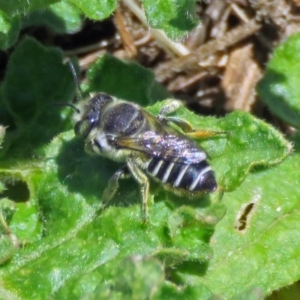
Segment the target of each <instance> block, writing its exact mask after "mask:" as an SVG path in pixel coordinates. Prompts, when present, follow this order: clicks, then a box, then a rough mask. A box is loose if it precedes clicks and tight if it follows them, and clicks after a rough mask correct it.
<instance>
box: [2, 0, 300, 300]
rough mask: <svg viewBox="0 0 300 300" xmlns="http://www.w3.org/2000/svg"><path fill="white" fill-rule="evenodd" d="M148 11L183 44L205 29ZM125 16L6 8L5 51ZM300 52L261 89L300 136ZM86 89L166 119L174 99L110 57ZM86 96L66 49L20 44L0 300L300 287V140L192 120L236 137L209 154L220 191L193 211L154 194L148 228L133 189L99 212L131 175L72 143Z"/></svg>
mask: <svg viewBox="0 0 300 300" xmlns="http://www.w3.org/2000/svg"><path fill="white" fill-rule="evenodd" d="M150 4H151V3H150V1H144V5H145V9H146V15H147V17H148V18H149V23H150V24H151V25H152V26H155V27H158V28H163V29H164V30H166V32H167V33H168V35H169V36H171V37H173V38H174V37H176V38H181V37H182V36H183V35H184V33H185V32H187V31H188V30H189V29H190V28H191V26H192V25H193V24H194V21H193V18H192V17H191V16H193V14H192V13H191V14H189V15H188V16H189V18H188V19H187V20H186V23H184V22H185V20H184V19H183V20H180V24H178V23H177V22H176V20H177V19H176V16H178V15H177V14H178V13H180V11H182V9H185V8H186V9H188V10H189V11H190V10H191V11H192V8H193V1H190V2H189V1H185V2H181V4H182V6H176V5H175V6H173V7H172V10H171V9H169V6H170V5H171V4H172V3H171V2H170V1H159V3H158V6H157V7H158V8H159V11H161V14H160V15H159V18H157V19H155V16H154V15H153V16H152V10H153V7H151V6H150ZM45 5H47V6H46V8H47V9H43V10H38V9H40V8H44V7H45ZM48 5H49V6H48ZM185 5H186V6H185ZM96 7H97V9H96ZM99 7H100V8H101V9H99ZM115 7H116V2H115V1H101V3H100V2H97V1H91V2H89V6H87V5H86V4H85V2H84V1H75V0H74V1H70V2H67V1H48V2H47V3H46V1H31V2H30V3H28V2H27V1H24V2H23V1H11V2H7V1H4V0H2V1H1V0H0V9H1V16H2V21H1V22H0V31H1V35H0V44H1V47H2V48H3V49H5V48H8V47H10V46H11V45H13V44H15V42H16V40H17V39H18V34H19V30H20V29H21V28H25V27H26V26H29V25H33V24H36V25H40V24H43V25H46V26H49V27H50V28H51V29H52V30H54V31H55V32H60V33H61V32H66V33H70V32H74V31H76V30H78V29H79V28H80V26H81V17H80V15H79V12H78V11H79V10H81V11H83V12H84V13H85V14H86V15H87V16H88V17H90V18H93V19H103V18H106V17H107V16H109V15H110V14H111V13H112V12H113V11H114V9H115ZM149 7H150V8H149ZM175 8H176V9H175ZM24 14H25V17H24ZM173 14H174V15H173ZM38 16H39V17H38ZM151 18H153V20H152V19H151ZM170 20H172V22H171V21H170ZM298 40H299V35H298V36H297V35H296V36H294V37H292V38H291V39H290V40H288V41H287V42H286V43H285V44H284V45H282V46H281V47H279V48H278V50H276V52H275V54H274V58H273V60H272V61H271V62H270V64H269V66H268V69H267V73H266V76H265V77H264V79H263V80H262V81H261V83H260V86H259V93H260V94H261V96H262V98H263V99H264V101H265V102H266V103H268V104H269V106H270V108H271V109H272V110H273V111H274V113H278V115H279V116H281V117H282V118H283V119H284V120H286V121H287V122H288V121H290V122H291V124H293V125H295V126H296V125H297V124H298V123H297V114H298V110H299V105H298V101H299V100H298V97H297V92H296V90H297V86H296V84H294V83H295V79H294V78H299V77H297V76H298V75H297V74H298V73H297V72H298V68H296V67H295V65H296V64H297V62H298V58H297V55H298V52H297V51H296V49H297V47H296V46H295V45H297V44H298ZM286 49H288V50H286ZM283 62H284V68H283V67H282V66H283ZM286 70H289V72H286ZM274 73H276V74H280V78H281V79H280V80H279V81H278V80H277V81H276V80H275V81H274V76H273V74H274ZM278 78H279V77H278V76H275V79H278ZM137 81H138V82H139V84H136V83H137ZM274 87H276V88H274ZM86 90H87V92H91V91H93V92H97V91H102V92H106V93H109V94H113V95H114V96H117V97H120V98H123V99H126V100H130V101H134V102H136V103H139V104H141V105H143V106H147V109H148V110H149V111H151V112H152V113H154V114H157V112H158V111H159V109H160V108H161V107H162V106H163V105H164V102H163V101H162V102H157V101H159V100H164V99H167V98H168V97H169V95H168V93H167V92H166V91H165V90H164V89H163V88H162V87H161V86H159V85H158V84H157V83H155V81H154V76H153V74H152V73H151V71H149V70H147V69H145V68H143V67H141V66H139V65H137V64H135V63H130V64H129V63H124V62H121V61H119V60H117V59H116V58H114V57H111V56H102V57H99V59H98V60H97V61H96V62H95V64H94V65H93V66H92V67H91V69H90V70H89V72H88V86H87V88H86ZM277 91H285V93H284V95H287V96H285V97H283V99H282V95H283V93H282V94H280V95H279V94H278V92H277ZM74 94H75V83H74V79H73V78H72V74H71V72H70V69H69V66H68V65H66V64H64V63H63V54H62V52H61V51H60V50H59V49H55V48H51V47H46V46H43V45H41V44H40V43H38V42H37V41H35V40H34V39H32V38H28V37H24V38H22V40H21V41H20V42H19V43H18V44H16V45H15V48H14V50H13V52H12V54H11V56H10V59H9V63H8V66H7V69H6V73H5V78H4V80H3V82H2V83H1V87H0V123H1V124H2V125H3V126H1V127H0V142H1V147H2V148H1V149H0V157H1V160H0V193H1V201H0V213H1V215H0V217H1V218H0V233H1V236H0V262H1V266H0V278H1V284H0V299H48V298H54V299H70V298H72V299H79V298H82V299H108V298H111V299H119V298H120V299H121V298H122V299H180V298H182V297H184V299H213V298H214V297H215V295H219V296H221V297H222V298H224V299H261V298H262V297H263V295H267V294H270V293H271V292H272V291H274V290H276V289H279V288H281V287H285V286H287V285H290V284H292V283H293V282H295V281H297V280H299V278H300V267H299V266H300V264H299V257H300V253H299V249H300V247H299V240H300V239H299V237H298V235H299V233H298V231H299V230H297V227H298V226H297V224H298V222H299V221H298V220H299V215H298V213H299V211H298V210H299V201H300V189H299V186H300V185H299V179H298V178H300V176H299V175H300V174H298V173H299V172H300V171H299V170H300V168H298V166H299V164H300V157H299V136H298V135H297V134H296V135H295V136H294V137H293V139H292V142H291V141H287V140H286V139H285V138H284V137H283V136H282V134H281V133H280V132H278V131H277V130H276V129H274V128H273V127H272V126H271V125H269V124H267V123H266V122H264V121H262V120H259V119H257V118H255V117H253V116H252V115H250V114H247V113H244V112H233V113H231V114H228V115H227V116H226V117H224V118H219V119H217V118H213V117H200V116H196V115H195V114H193V113H192V112H190V111H188V110H187V109H185V108H183V107H182V108H180V109H179V110H178V111H177V112H176V113H175V114H174V115H176V116H178V117H180V118H183V119H185V120H188V121H189V122H190V123H191V124H192V125H193V127H194V128H197V129H206V130H213V131H225V132H226V133H227V134H226V135H221V136H217V137H214V138H210V139H206V140H203V141H199V143H200V144H201V146H202V147H203V148H204V149H205V150H206V151H207V152H208V153H209V156H210V161H211V165H212V167H213V169H214V171H215V172H216V176H217V181H218V184H219V190H218V191H217V192H216V193H213V194H212V195H207V196H203V197H202V198H201V199H197V200H189V199H184V198H178V197H175V196H174V195H173V194H171V193H167V192H165V191H163V190H161V189H160V187H159V186H158V185H155V184H152V185H151V195H150V196H151V201H150V204H149V221H148V223H147V224H143V223H142V222H141V214H140V208H141V207H140V195H139V189H138V186H137V185H136V183H135V182H134V181H133V180H127V181H125V182H124V183H122V184H121V187H120V191H119V192H118V195H117V196H116V198H115V199H114V201H113V203H111V205H110V206H109V207H108V208H107V209H105V210H104V211H102V212H100V211H99V207H100V205H101V196H102V192H103V190H104V188H105V187H106V185H107V182H108V179H109V177H110V176H111V175H112V174H113V173H114V172H115V171H116V170H117V169H118V168H119V167H120V166H119V165H118V164H116V163H113V162H111V161H108V160H107V159H104V158H101V157H90V156H89V155H87V154H85V153H84V151H83V144H82V141H80V140H77V139H76V138H75V137H74V133H73V126H74V121H73V117H72V115H73V111H71V110H70V109H69V108H61V107H59V108H58V107H55V102H65V103H67V102H71V101H72V99H73V98H74ZM274 94H275V95H278V96H276V97H273V95H274ZM165 101H168V100H165ZM280 101H281V102H280ZM280 105H284V107H285V108H284V109H279V107H281V106H280ZM281 114H282V115H281ZM295 116H296V117H295ZM292 144H293V145H294V151H292ZM7 226H8V227H7Z"/></svg>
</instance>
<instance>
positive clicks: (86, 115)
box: [74, 94, 113, 139]
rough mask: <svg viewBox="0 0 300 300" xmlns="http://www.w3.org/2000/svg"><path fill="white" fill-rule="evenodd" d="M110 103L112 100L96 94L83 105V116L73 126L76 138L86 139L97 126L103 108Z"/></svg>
mask: <svg viewBox="0 0 300 300" xmlns="http://www.w3.org/2000/svg"><path fill="white" fill-rule="evenodd" d="M112 101H113V98H112V97H110V96H109V95H106V94H97V95H95V96H94V97H93V98H91V99H90V100H89V101H88V102H87V104H85V106H84V108H83V114H82V116H81V118H80V120H79V121H78V122H77V123H76V125H75V129H74V131H75V134H76V136H78V137H80V138H82V139H86V138H87V137H88V135H89V134H90V132H91V131H92V129H94V128H95V127H97V126H98V125H99V123H100V121H101V115H102V111H103V108H104V107H105V106H106V105H107V104H108V103H110V102H112Z"/></svg>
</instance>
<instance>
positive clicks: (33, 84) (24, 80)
mask: <svg viewBox="0 0 300 300" xmlns="http://www.w3.org/2000/svg"><path fill="white" fill-rule="evenodd" d="M74 86H75V83H74V79H73V77H72V74H71V72H70V69H69V67H68V66H67V65H63V63H62V53H61V52H59V51H58V50H57V49H54V48H45V47H44V46H42V45H40V44H39V43H37V42H36V41H34V40H32V39H30V38H26V39H24V40H23V41H22V42H21V43H20V44H19V45H18V47H17V48H16V49H15V51H14V52H13V54H12V55H11V57H10V60H9V62H8V66H7V72H6V76H5V80H4V82H3V101H4V103H5V106H6V108H7V109H8V110H9V112H10V114H11V118H12V119H13V120H14V125H13V126H14V127H16V128H17V129H19V131H17V132H11V134H10V135H7V138H8V141H7V143H8V144H9V143H11V145H9V146H7V148H6V151H8V148H10V149H9V150H10V154H11V155H13V153H15V151H17V152H18V153H19V154H21V156H25V155H28V154H29V153H32V152H31V151H33V149H35V150H38V148H37V146H39V145H43V144H45V143H47V142H49V141H50V140H51V138H53V137H54V136H55V135H56V134H57V133H58V132H60V131H62V130H63V128H66V125H67V123H68V114H67V115H63V114H62V113H60V112H59V109H58V108H57V106H55V104H54V103H55V102H61V103H63V102H66V101H69V100H70V99H72V97H73V93H74ZM68 112H69V115H70V113H71V112H70V110H68ZM18 142H21V143H22V145H21V146H20V145H18ZM4 146H5V145H4ZM20 152H21V153H20Z"/></svg>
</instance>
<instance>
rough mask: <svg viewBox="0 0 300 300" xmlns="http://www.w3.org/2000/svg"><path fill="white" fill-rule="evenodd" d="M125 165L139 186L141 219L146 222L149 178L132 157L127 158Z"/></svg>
mask: <svg viewBox="0 0 300 300" xmlns="http://www.w3.org/2000/svg"><path fill="white" fill-rule="evenodd" d="M127 166H128V168H129V169H130V172H131V174H132V176H133V177H134V178H135V179H136V181H137V182H138V183H139V184H140V186H141V194H142V219H143V222H144V223H146V222H147V216H148V197H149V179H148V177H147V176H146V175H145V174H144V172H143V171H142V170H141V169H140V168H139V167H138V166H137V164H136V163H135V161H134V160H133V159H128V161H127Z"/></svg>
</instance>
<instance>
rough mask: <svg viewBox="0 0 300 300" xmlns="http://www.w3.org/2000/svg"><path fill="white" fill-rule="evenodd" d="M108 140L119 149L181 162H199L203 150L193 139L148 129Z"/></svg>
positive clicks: (203, 157) (201, 158) (204, 156)
mask: <svg viewBox="0 0 300 300" xmlns="http://www.w3.org/2000/svg"><path fill="white" fill-rule="evenodd" d="M110 142H111V143H112V144H113V145H114V146H115V147H116V148H121V149H131V150H136V151H140V152H143V153H146V154H149V155H151V156H154V157H159V158H162V159H164V160H166V161H173V160H174V159H176V162H178V163H183V164H191V163H198V162H201V161H202V160H204V159H205V158H206V153H205V151H204V150H203V149H202V148H201V147H200V146H199V145H198V144H197V143H196V142H195V141H193V140H189V139H187V138H186V137H184V136H180V135H179V136H177V135H173V134H168V135H160V134H157V133H155V132H153V131H148V132H145V133H143V134H140V135H138V136H135V137H112V138H111V139H110Z"/></svg>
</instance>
